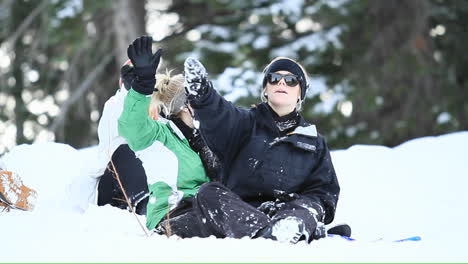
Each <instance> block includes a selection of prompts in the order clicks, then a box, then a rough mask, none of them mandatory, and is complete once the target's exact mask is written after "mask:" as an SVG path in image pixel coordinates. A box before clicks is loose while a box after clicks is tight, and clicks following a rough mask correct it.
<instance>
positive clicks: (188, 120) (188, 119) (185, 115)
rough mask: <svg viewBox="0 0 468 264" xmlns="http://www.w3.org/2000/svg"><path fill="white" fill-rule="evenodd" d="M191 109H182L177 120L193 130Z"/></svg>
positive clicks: (188, 106)
mask: <svg viewBox="0 0 468 264" xmlns="http://www.w3.org/2000/svg"><path fill="white" fill-rule="evenodd" d="M192 113H193V108H192V107H191V106H190V105H187V107H184V108H183V109H182V110H181V111H180V112H179V114H178V115H179V118H180V119H181V120H182V121H183V122H184V123H185V124H186V125H187V126H188V127H191V128H194V125H193V117H192Z"/></svg>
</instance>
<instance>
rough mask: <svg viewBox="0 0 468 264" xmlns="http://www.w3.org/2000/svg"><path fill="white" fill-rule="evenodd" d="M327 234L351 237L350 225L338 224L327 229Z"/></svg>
mask: <svg viewBox="0 0 468 264" xmlns="http://www.w3.org/2000/svg"><path fill="white" fill-rule="evenodd" d="M327 233H328V234H329V235H339V236H345V237H351V227H350V226H349V225H347V224H338V225H336V226H333V227H331V228H330V229H328V230H327Z"/></svg>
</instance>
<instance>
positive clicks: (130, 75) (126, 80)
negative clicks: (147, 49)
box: [120, 64, 136, 91]
mask: <svg viewBox="0 0 468 264" xmlns="http://www.w3.org/2000/svg"><path fill="white" fill-rule="evenodd" d="M120 79H122V82H123V84H124V86H125V89H127V91H128V90H130V88H132V85H133V82H134V81H135V80H136V75H135V71H134V68H133V67H132V66H130V65H128V64H125V65H124V66H122V68H120Z"/></svg>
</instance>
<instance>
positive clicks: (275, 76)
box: [265, 72, 299, 87]
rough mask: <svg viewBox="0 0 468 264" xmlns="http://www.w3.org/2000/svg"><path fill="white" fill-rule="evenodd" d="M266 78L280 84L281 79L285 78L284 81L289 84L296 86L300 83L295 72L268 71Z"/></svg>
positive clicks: (272, 82) (269, 81) (270, 81)
mask: <svg viewBox="0 0 468 264" xmlns="http://www.w3.org/2000/svg"><path fill="white" fill-rule="evenodd" d="M265 78H266V79H267V81H268V83H269V84H278V83H279V81H281V79H284V82H285V83H286V85H287V86H290V87H294V86H296V85H298V84H299V79H298V78H297V76H296V75H294V74H289V73H288V74H280V73H276V72H270V73H268V74H267V75H266V76H265Z"/></svg>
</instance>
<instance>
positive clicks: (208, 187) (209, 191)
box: [196, 182, 229, 202]
mask: <svg viewBox="0 0 468 264" xmlns="http://www.w3.org/2000/svg"><path fill="white" fill-rule="evenodd" d="M220 191H229V190H228V189H227V188H226V187H225V186H224V185H222V184H221V183H219V182H207V183H205V184H203V185H202V186H201V187H200V189H199V190H198V193H197V195H196V200H197V201H198V202H203V201H206V200H208V201H210V200H213V197H217V196H219V195H220Z"/></svg>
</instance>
